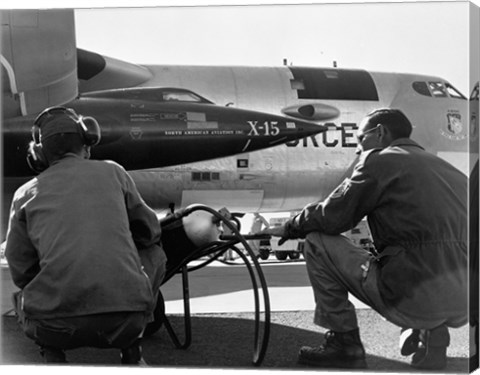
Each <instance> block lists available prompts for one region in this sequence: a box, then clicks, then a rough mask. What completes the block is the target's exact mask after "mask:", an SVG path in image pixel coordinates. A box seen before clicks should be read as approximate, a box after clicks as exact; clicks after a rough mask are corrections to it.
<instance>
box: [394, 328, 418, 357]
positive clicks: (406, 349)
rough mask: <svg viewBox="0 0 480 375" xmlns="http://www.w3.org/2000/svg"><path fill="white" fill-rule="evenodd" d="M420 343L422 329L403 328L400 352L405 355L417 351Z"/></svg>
mask: <svg viewBox="0 0 480 375" xmlns="http://www.w3.org/2000/svg"><path fill="white" fill-rule="evenodd" d="M419 344H420V330H419V329H412V328H403V329H402V330H401V332H400V344H399V346H400V353H401V354H402V355H404V356H408V355H410V354H413V353H415V352H416V351H417V350H418V345H419Z"/></svg>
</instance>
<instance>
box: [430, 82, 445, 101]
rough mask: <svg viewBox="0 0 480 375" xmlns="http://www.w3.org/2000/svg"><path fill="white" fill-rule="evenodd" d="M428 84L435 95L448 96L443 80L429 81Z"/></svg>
mask: <svg viewBox="0 0 480 375" xmlns="http://www.w3.org/2000/svg"><path fill="white" fill-rule="evenodd" d="M428 86H429V87H430V91H431V92H432V95H433V96H434V97H436V98H445V97H446V96H447V91H446V90H445V86H444V85H443V83H442V82H428Z"/></svg>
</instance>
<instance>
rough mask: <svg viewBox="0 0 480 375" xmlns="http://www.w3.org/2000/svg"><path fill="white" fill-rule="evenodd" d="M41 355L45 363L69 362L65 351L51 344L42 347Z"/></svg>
mask: <svg viewBox="0 0 480 375" xmlns="http://www.w3.org/2000/svg"><path fill="white" fill-rule="evenodd" d="M40 355H41V356H42V357H43V360H44V362H45V363H67V359H66V356H65V352H64V351H63V350H62V349H57V348H53V347H51V346H42V347H40Z"/></svg>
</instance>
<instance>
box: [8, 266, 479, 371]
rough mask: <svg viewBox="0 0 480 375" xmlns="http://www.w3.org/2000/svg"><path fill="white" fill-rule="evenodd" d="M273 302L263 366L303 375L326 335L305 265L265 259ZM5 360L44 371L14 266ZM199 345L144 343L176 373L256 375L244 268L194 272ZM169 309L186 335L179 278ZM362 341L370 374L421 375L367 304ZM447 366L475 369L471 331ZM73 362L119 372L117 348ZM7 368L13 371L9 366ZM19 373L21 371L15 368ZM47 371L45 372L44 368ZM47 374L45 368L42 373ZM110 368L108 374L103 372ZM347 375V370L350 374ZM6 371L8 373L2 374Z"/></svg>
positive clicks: (461, 333) (152, 358)
mask: <svg viewBox="0 0 480 375" xmlns="http://www.w3.org/2000/svg"><path fill="white" fill-rule="evenodd" d="M261 263H262V270H263V272H264V274H265V278H266V280H267V285H268V288H269V296H270V304H271V311H272V315H271V328H270V338H269V342H268V343H269V344H268V348H267V352H266V356H265V359H264V361H263V362H262V364H261V367H255V368H256V369H269V370H282V371H284V370H297V371H298V370H301V371H311V370H315V371H317V370H318V369H315V368H308V367H304V366H301V365H299V364H297V358H296V356H297V352H298V349H299V348H300V347H301V346H302V345H314V346H315V345H318V344H319V343H320V341H321V339H322V336H323V335H322V334H323V332H324V330H322V329H321V328H319V327H317V326H315V325H314V324H313V323H312V319H313V308H314V304H313V294H312V291H311V289H310V287H309V285H310V284H309V281H308V277H307V275H306V271H305V265H304V263H303V262H302V261H287V262H282V263H280V262H276V261H272V262H269V261H266V262H265V261H262V262H261ZM0 270H1V292H2V293H1V297H2V298H1V302H2V305H1V311H2V315H4V314H6V315H7V316H3V319H2V325H1V339H2V341H1V358H0V363H1V364H2V365H40V364H42V358H41V357H40V355H39V353H38V349H37V347H36V345H35V344H34V343H33V342H32V341H31V340H30V339H28V338H26V337H25V336H24V335H23V333H22V332H21V330H20V328H19V326H18V325H17V324H16V322H15V318H14V317H12V316H11V314H9V313H8V312H9V310H10V309H11V303H10V297H11V293H12V292H13V291H14V290H15V289H16V288H15V287H14V286H13V284H12V282H11V279H10V275H9V272H8V268H6V267H1V268H0ZM189 280H190V295H191V310H192V343H191V345H190V347H189V348H188V349H187V350H179V349H176V348H175V347H174V346H173V344H172V342H171V340H170V338H169V336H168V335H167V332H166V330H165V328H163V327H162V328H161V329H160V330H159V331H158V332H157V333H155V334H154V335H153V336H151V337H149V338H146V339H145V340H144V344H143V349H144V357H145V359H146V361H147V362H148V364H149V365H150V366H155V367H162V368H163V369H164V370H175V369H198V370H201V369H208V368H211V369H233V370H238V369H242V370H244V369H253V368H254V367H253V366H252V356H253V344H254V343H253V341H254V340H253V337H254V336H253V332H254V331H253V330H254V321H253V319H254V314H253V310H254V308H253V293H252V290H251V282H250V279H249V277H248V273H247V271H246V269H245V266H243V265H225V264H222V263H218V262H215V263H214V265H211V266H208V267H205V268H202V269H200V270H198V271H195V272H193V273H190V275H189ZM162 294H163V295H164V297H165V300H166V311H167V313H168V314H169V317H170V319H171V322H172V324H173V325H174V327H176V329H177V330H178V331H179V332H182V327H183V326H182V323H183V320H182V313H183V307H182V306H183V302H182V299H181V279H180V277H177V276H175V277H174V278H173V279H172V280H170V281H168V282H167V283H166V285H165V286H164V287H162ZM354 304H355V305H356V307H357V309H358V310H357V311H358V320H359V325H360V332H361V336H362V341H363V343H364V346H365V349H366V351H367V363H368V370H367V371H368V372H377V371H379V372H396V373H398V372H415V369H413V368H412V367H410V366H409V362H410V358H408V357H402V356H401V355H400V353H399V350H398V335H399V328H398V327H396V326H394V325H393V324H391V323H389V322H387V321H385V320H384V319H383V318H382V317H381V316H379V315H378V314H376V313H375V312H374V311H372V310H371V309H369V308H367V306H365V305H362V304H361V303H359V302H358V301H354ZM450 334H451V345H450V347H449V349H448V356H449V360H448V366H447V369H446V370H445V371H442V373H466V372H468V365H469V356H470V353H469V350H470V349H469V337H470V330H469V327H468V326H465V327H462V328H459V329H451V330H450ZM67 358H68V360H69V362H70V363H71V364H72V365H73V364H74V365H75V366H76V365H80V366H95V367H98V366H101V367H102V368H104V367H103V366H119V353H118V350H115V349H101V350H100V349H94V348H81V349H76V350H72V351H69V352H68V353H67ZM6 368H7V369H8V368H9V366H7V367H6ZM14 368H16V367H14ZM39 368H40V367H39ZM40 369H41V368H40ZM104 369H105V368H104ZM344 371H345V370H344ZM2 372H3V371H2Z"/></svg>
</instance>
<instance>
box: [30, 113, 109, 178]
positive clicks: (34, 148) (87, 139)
mask: <svg viewBox="0 0 480 375" xmlns="http://www.w3.org/2000/svg"><path fill="white" fill-rule="evenodd" d="M59 115H60V116H66V117H67V118H69V119H70V120H72V121H73V122H74V123H75V125H76V126H77V131H78V134H79V135H80V136H81V137H82V140H83V143H84V144H85V146H89V147H92V146H95V145H97V144H98V143H99V142H100V139H101V130H100V125H98V122H97V120H95V119H94V118H93V117H90V116H85V117H84V116H80V115H78V114H77V113H76V112H75V111H74V110H73V109H71V108H67V107H62V106H56V107H50V108H47V109H45V110H44V111H43V112H41V113H40V114H39V115H38V116H37V118H36V119H35V120H34V122H33V126H32V141H30V143H29V145H28V151H27V163H28V166H29V167H30V168H31V169H32V170H33V171H34V172H36V173H40V172H43V171H44V170H45V169H47V168H48V166H49V163H48V160H47V158H46V157H45V153H44V152H43V146H42V142H41V128H42V126H44V125H45V124H46V123H48V122H49V121H50V120H51V119H52V118H53V117H56V116H59ZM60 133H61V132H60V131H59V132H58V133H52V134H50V135H54V134H60Z"/></svg>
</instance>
